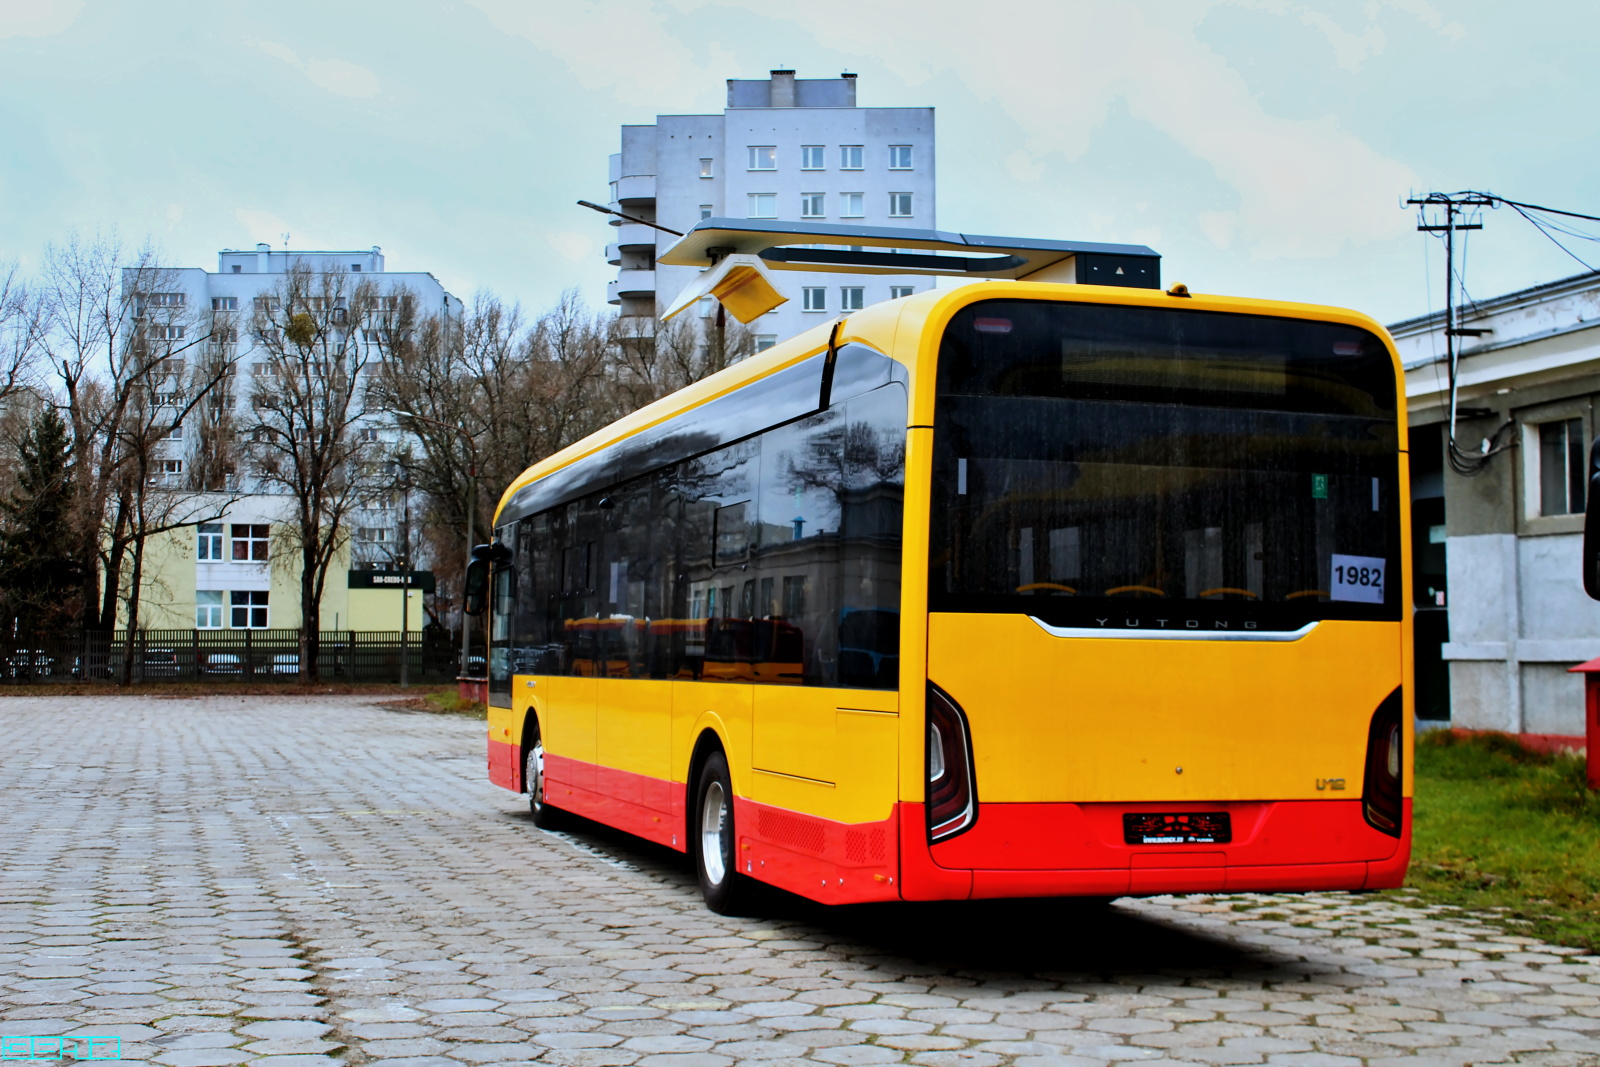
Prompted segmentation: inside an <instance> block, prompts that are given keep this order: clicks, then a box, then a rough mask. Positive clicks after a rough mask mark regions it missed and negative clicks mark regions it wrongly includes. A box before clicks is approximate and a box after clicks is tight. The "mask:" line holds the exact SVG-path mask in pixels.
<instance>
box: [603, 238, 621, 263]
mask: <svg viewBox="0 0 1600 1067" xmlns="http://www.w3.org/2000/svg"><path fill="white" fill-rule="evenodd" d="M606 262H607V263H609V264H611V265H612V266H613V267H620V266H622V250H621V249H620V248H618V247H617V245H616V242H612V243H611V244H608V245H606Z"/></svg>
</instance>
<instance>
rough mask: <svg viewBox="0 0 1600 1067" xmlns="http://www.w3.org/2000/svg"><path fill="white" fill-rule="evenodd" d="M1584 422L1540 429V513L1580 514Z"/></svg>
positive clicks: (1572, 421) (1570, 421) (1571, 421)
mask: <svg viewBox="0 0 1600 1067" xmlns="http://www.w3.org/2000/svg"><path fill="white" fill-rule="evenodd" d="M1584 466H1585V464H1584V459H1583V420H1582V419H1562V420H1561V421H1560V422H1547V423H1544V424H1543V425H1541V426H1540V427H1539V514H1541V515H1576V514H1578V513H1579V512H1581V511H1583V504H1584V500H1583V496H1584V484H1583V482H1584V478H1583V475H1584Z"/></svg>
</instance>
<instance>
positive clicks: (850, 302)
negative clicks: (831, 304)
mask: <svg viewBox="0 0 1600 1067" xmlns="http://www.w3.org/2000/svg"><path fill="white" fill-rule="evenodd" d="M864 291H865V290H863V289H862V287H861V286H859V285H847V286H845V287H844V288H842V289H840V290H839V309H840V310H841V311H860V310H861V309H862V308H863V307H865V306H866V305H865V304H864V303H863V302H862V294H863V292H864Z"/></svg>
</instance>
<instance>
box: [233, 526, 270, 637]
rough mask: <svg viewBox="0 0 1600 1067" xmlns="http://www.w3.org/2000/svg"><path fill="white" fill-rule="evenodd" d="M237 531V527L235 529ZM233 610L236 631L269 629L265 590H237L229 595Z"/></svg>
mask: <svg viewBox="0 0 1600 1067" xmlns="http://www.w3.org/2000/svg"><path fill="white" fill-rule="evenodd" d="M235 529H237V527H235ZM228 601H229V606H230V607H231V608H233V618H232V619H231V620H230V625H231V626H232V627H233V628H234V629H235V630H265V629H266V628H267V593H266V591H265V590H250V589H235V590H234V591H233V592H232V593H229V594H228Z"/></svg>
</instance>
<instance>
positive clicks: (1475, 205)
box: [1406, 193, 1494, 474]
mask: <svg viewBox="0 0 1600 1067" xmlns="http://www.w3.org/2000/svg"><path fill="white" fill-rule="evenodd" d="M1406 203H1407V204H1408V205H1411V206H1413V207H1416V208H1419V209H1420V210H1419V212H1418V216H1419V221H1418V223H1417V230H1418V231H1419V232H1421V233H1442V234H1444V352H1445V365H1446V366H1447V367H1448V368H1449V371H1450V422H1449V430H1450V438H1449V452H1450V461H1451V466H1452V467H1453V468H1454V469H1456V470H1457V472H1458V473H1462V474H1466V473H1469V471H1467V470H1465V469H1463V468H1464V467H1466V466H1472V467H1474V469H1473V470H1472V471H1471V472H1470V473H1476V472H1477V470H1480V469H1482V468H1481V464H1482V462H1483V461H1484V460H1485V459H1486V458H1487V456H1488V454H1489V453H1487V452H1484V453H1481V454H1479V455H1476V456H1474V455H1472V454H1470V453H1467V452H1465V451H1463V450H1462V449H1461V448H1460V447H1459V446H1458V445H1457V444H1456V410H1457V406H1456V398H1457V390H1456V372H1457V369H1458V365H1459V362H1460V351H1459V347H1460V346H1459V345H1457V343H1456V338H1457V337H1482V336H1483V335H1484V334H1486V333H1488V332H1489V331H1488V330H1479V329H1463V328H1461V327H1459V326H1457V325H1456V231H1458V230H1481V229H1483V223H1481V222H1469V221H1466V218H1462V217H1461V216H1466V217H1470V216H1471V215H1473V214H1476V213H1477V211H1478V210H1479V209H1481V208H1484V207H1493V206H1494V199H1493V198H1492V197H1488V196H1484V195H1482V194H1481V193H1457V194H1454V195H1452V194H1450V193H1429V194H1428V195H1427V196H1425V197H1420V198H1419V197H1411V198H1410V199H1408V200H1407V201H1406ZM1430 207H1431V208H1438V209H1442V211H1443V216H1442V221H1429V219H1428V215H1427V211H1428V208H1430Z"/></svg>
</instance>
